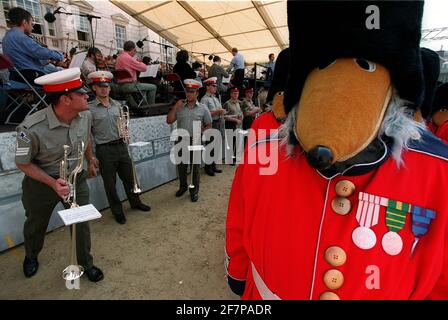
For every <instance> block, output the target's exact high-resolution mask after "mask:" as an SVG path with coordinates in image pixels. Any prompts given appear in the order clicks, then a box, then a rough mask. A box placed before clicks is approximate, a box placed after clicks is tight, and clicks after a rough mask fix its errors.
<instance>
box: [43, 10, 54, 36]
mask: <svg viewBox="0 0 448 320" xmlns="http://www.w3.org/2000/svg"><path fill="white" fill-rule="evenodd" d="M44 8H45V9H44V10H45V13H47V12H51V13H52V12H53V11H54V7H53V6H51V5H48V4H46V5H45V7H44ZM46 23H47V27H48V34H49V35H50V36H52V37H55V36H56V25H55V23H54V22H52V23H50V22H48V21H46Z"/></svg>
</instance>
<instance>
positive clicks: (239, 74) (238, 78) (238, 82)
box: [227, 48, 244, 88]
mask: <svg viewBox="0 0 448 320" xmlns="http://www.w3.org/2000/svg"><path fill="white" fill-rule="evenodd" d="M232 55H233V59H232V61H230V67H229V69H228V70H227V72H230V70H232V69H234V70H235V71H234V72H233V80H232V84H233V85H234V86H235V87H238V88H242V87H243V81H244V57H243V56H242V54H241V53H238V49H237V48H232Z"/></svg>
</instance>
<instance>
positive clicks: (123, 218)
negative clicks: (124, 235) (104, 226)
mask: <svg viewBox="0 0 448 320" xmlns="http://www.w3.org/2000/svg"><path fill="white" fill-rule="evenodd" d="M114 218H115V221H117V222H118V223H119V224H125V223H126V216H125V215H124V214H123V213H122V214H116V215H114Z"/></svg>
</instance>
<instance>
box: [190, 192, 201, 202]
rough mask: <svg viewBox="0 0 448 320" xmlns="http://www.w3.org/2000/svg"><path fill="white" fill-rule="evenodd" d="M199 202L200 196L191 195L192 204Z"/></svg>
mask: <svg viewBox="0 0 448 320" xmlns="http://www.w3.org/2000/svg"><path fill="white" fill-rule="evenodd" d="M198 200H199V194H197V193H193V194H192V195H191V202H197V201H198Z"/></svg>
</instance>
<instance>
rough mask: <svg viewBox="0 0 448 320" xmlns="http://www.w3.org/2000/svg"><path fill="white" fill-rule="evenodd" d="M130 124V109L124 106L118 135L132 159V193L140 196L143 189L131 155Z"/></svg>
mask: <svg viewBox="0 0 448 320" xmlns="http://www.w3.org/2000/svg"><path fill="white" fill-rule="evenodd" d="M129 123H130V115H129V107H128V106H126V105H124V106H123V108H120V115H119V117H118V120H117V127H118V135H119V137H120V138H121V139H123V140H124V142H125V143H126V147H127V149H128V153H129V157H130V158H131V167H132V176H133V180H134V185H133V187H132V192H133V193H135V194H139V193H141V192H142V189H141V188H140V184H139V182H138V178H137V172H136V170H135V165H134V160H133V159H132V153H131V150H129V144H130V142H131V133H130V131H129Z"/></svg>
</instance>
